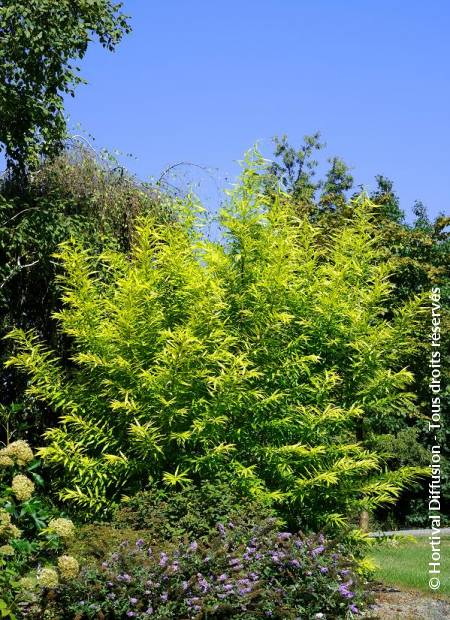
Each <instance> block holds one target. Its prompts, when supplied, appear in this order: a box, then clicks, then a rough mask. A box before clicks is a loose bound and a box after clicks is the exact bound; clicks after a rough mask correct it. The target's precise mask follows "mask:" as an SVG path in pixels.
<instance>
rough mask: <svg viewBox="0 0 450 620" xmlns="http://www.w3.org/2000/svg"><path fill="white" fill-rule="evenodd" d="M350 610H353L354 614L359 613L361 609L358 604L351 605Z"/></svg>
mask: <svg viewBox="0 0 450 620" xmlns="http://www.w3.org/2000/svg"><path fill="white" fill-rule="evenodd" d="M349 610H350V611H351V612H352V614H359V609H358V608H357V607H356V605H350V607H349Z"/></svg>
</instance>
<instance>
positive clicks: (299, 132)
mask: <svg viewBox="0 0 450 620" xmlns="http://www.w3.org/2000/svg"><path fill="white" fill-rule="evenodd" d="M124 10H125V12H126V13H128V14H130V15H131V16H132V24H133V32H132V33H131V34H130V35H129V36H128V37H126V38H125V39H124V40H123V42H122V43H121V45H120V47H119V49H118V50H117V52H116V53H114V54H110V53H108V52H107V51H105V50H102V49H101V48H100V47H97V46H96V47H94V48H92V49H91V50H90V51H89V53H88V55H87V56H86V58H85V60H84V61H83V64H82V75H83V76H84V77H85V78H86V79H87V80H88V82H89V84H88V85H87V86H81V87H79V89H78V91H77V96H76V97H75V99H73V100H69V101H68V102H67V110H68V113H69V115H70V124H71V126H72V127H73V126H75V125H76V124H77V123H80V124H81V126H82V127H83V129H84V130H85V131H86V132H89V133H91V134H93V135H94V136H95V138H96V142H95V144H96V145H97V146H99V147H100V146H104V147H107V148H109V149H115V148H117V149H120V150H121V151H123V152H131V153H132V154H133V155H134V156H136V158H137V159H136V160H130V161H129V162H128V166H129V167H130V168H131V169H132V170H133V171H135V172H136V173H137V174H138V175H139V176H140V177H142V178H144V179H148V178H149V177H155V176H158V175H159V174H160V172H161V171H162V170H163V169H164V168H165V167H166V166H168V165H169V164H171V163H175V162H178V161H182V160H187V161H190V162H194V163H196V164H202V165H205V166H208V167H211V168H214V169H217V170H218V172H217V178H218V179H219V182H221V181H223V179H224V178H225V177H226V176H227V175H229V176H231V178H233V177H234V175H235V174H236V171H237V165H236V160H238V159H240V158H241V156H242V154H243V152H244V151H245V150H246V149H247V148H249V147H250V146H251V145H252V144H254V143H255V141H257V140H260V141H261V148H262V150H263V151H264V153H265V154H266V155H268V154H270V152H271V145H270V140H271V137H272V136H274V135H276V134H282V133H286V134H288V136H289V137H290V139H291V141H292V142H293V143H294V144H299V143H300V141H301V139H302V136H303V135H304V134H306V133H312V132H314V131H316V130H319V131H321V133H322V136H323V139H324V140H325V141H326V142H327V150H326V155H328V156H331V155H340V156H342V157H343V158H344V159H345V160H346V161H347V163H348V164H349V165H350V166H351V167H352V168H353V174H354V176H355V178H356V180H357V182H358V183H362V184H365V185H366V186H367V187H368V188H369V189H370V188H371V187H373V177H374V175H375V174H377V173H381V174H385V175H386V176H389V177H390V178H392V179H393V180H394V182H395V186H396V189H397V192H398V194H399V195H400V198H401V204H402V206H403V208H404V209H406V211H409V209H410V206H411V205H412V203H413V201H414V200H415V199H421V200H423V201H424V203H425V204H426V205H427V206H428V208H429V211H430V213H432V214H436V213H438V212H439V211H443V212H446V213H449V212H450V208H449V204H450V174H449V172H450V171H449V164H450V2H449V1H448V0H427V1H426V2H425V1H424V0H421V1H418V0H402V1H400V0H241V1H240V2H238V1H235V0H226V1H225V0H222V1H213V0H209V1H206V0H190V1H186V0H172V1H169V0H164V1H163V0H159V1H158V0H156V1H155V0H125V3H124ZM200 176H201V174H200Z"/></svg>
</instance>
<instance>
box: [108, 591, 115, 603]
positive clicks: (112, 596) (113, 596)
mask: <svg viewBox="0 0 450 620" xmlns="http://www.w3.org/2000/svg"><path fill="white" fill-rule="evenodd" d="M106 598H109V599H110V600H111V601H113V600H114V599H115V598H116V595H115V594H114V592H110V593H109V594H107V595H106Z"/></svg>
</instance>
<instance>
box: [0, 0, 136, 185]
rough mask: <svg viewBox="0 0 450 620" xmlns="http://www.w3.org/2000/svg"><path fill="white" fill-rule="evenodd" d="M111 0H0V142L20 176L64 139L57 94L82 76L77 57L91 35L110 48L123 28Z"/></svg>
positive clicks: (125, 22) (70, 88)
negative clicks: (0, 0) (0, 1)
mask: <svg viewBox="0 0 450 620" xmlns="http://www.w3.org/2000/svg"><path fill="white" fill-rule="evenodd" d="M121 6H122V3H114V2H111V0H95V1H94V2H93V1H92V0H58V2H55V1H54V0H26V1H21V0H3V1H2V3H1V6H0V31H1V37H0V102H1V103H0V116H1V123H0V143H1V146H2V148H3V149H4V150H5V153H6V159H7V164H8V168H9V169H11V170H13V171H15V173H16V174H20V175H23V174H24V173H25V172H26V171H27V170H28V169H34V168H36V166H37V165H38V163H39V158H40V157H41V156H42V155H44V156H48V155H52V156H53V155H55V154H56V153H58V152H59V151H60V150H61V149H62V146H63V144H64V140H65V138H66V121H65V118H64V99H63V98H64V96H65V95H71V96H73V95H74V88H75V86H77V85H78V84H80V83H82V82H83V81H84V80H83V79H82V78H81V77H80V75H79V67H78V66H77V65H76V62H77V60H80V59H81V58H83V56H84V55H85V53H86V50H87V48H88V45H89V43H90V42H91V40H92V38H93V37H96V38H97V39H98V41H99V42H100V44H101V45H102V46H103V47H105V48H107V49H108V50H114V49H115V47H116V45H117V44H118V43H119V41H120V40H121V38H122V36H123V35H124V34H125V33H127V32H129V31H130V26H129V23H128V20H127V17H126V16H125V15H123V13H121V12H120V9H121Z"/></svg>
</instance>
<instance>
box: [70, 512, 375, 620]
mask: <svg viewBox="0 0 450 620" xmlns="http://www.w3.org/2000/svg"><path fill="white" fill-rule="evenodd" d="M277 525H278V524H277V522H276V521H275V520H273V519H267V520H265V521H262V522H261V523H260V524H258V525H256V526H254V527H253V528H252V529H251V530H246V531H245V532H243V531H242V530H239V528H236V527H233V528H230V527H226V528H225V530H224V529H223V527H220V528H218V530H217V534H216V535H214V536H211V537H209V538H208V539H206V540H204V539H202V540H199V541H197V540H188V539H184V540H183V541H181V542H179V543H178V544H177V545H173V546H166V547H165V550H164V551H163V550H162V549H161V548H159V549H152V553H150V554H149V553H148V544H146V543H144V542H141V541H139V543H140V544H139V545H134V546H133V545H130V546H122V547H121V548H120V549H119V550H118V551H117V552H116V553H115V554H112V555H111V556H110V557H109V558H107V560H106V562H104V563H99V566H98V568H96V569H92V568H91V569H86V570H84V571H82V573H81V575H80V577H79V578H78V579H77V580H73V581H72V582H70V583H67V584H66V585H64V586H63V587H62V588H61V589H60V592H59V604H60V605H61V606H63V607H64V609H65V610H68V611H69V613H70V614H72V615H71V616H68V618H69V617H72V618H75V617H76V618H77V619H79V620H91V619H92V620H94V618H95V619H96V618H98V617H106V618H117V619H119V618H127V617H131V618H136V619H139V620H162V619H163V618H164V619H165V620H172V619H173V620H175V619H176V618H177V619H179V618H183V619H186V620H201V619H206V618H207V619H208V620H219V619H224V618H233V619H235V620H241V619H242V620H244V619H246V620H251V619H255V620H256V619H257V618H264V617H270V618H274V619H280V620H281V619H282V618H283V619H288V620H289V619H294V618H298V617H301V618H302V619H305V620H308V619H310V618H311V619H312V618H314V616H315V615H316V614H318V613H323V614H325V616H326V617H334V618H346V617H349V616H350V617H351V616H357V615H358V613H359V610H360V609H364V607H365V606H366V604H367V601H366V595H365V593H364V583H363V581H362V579H361V577H359V576H358V574H357V571H356V563H355V561H354V560H352V559H351V558H349V556H348V554H347V553H344V549H343V548H341V547H340V545H339V544H338V543H337V542H334V541H328V540H325V539H324V538H323V537H322V538H320V539H319V537H318V536H316V535H309V536H305V535H301V534H291V533H290V532H279V531H278V528H277ZM318 549H320V552H318ZM99 612H101V614H102V615H99Z"/></svg>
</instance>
